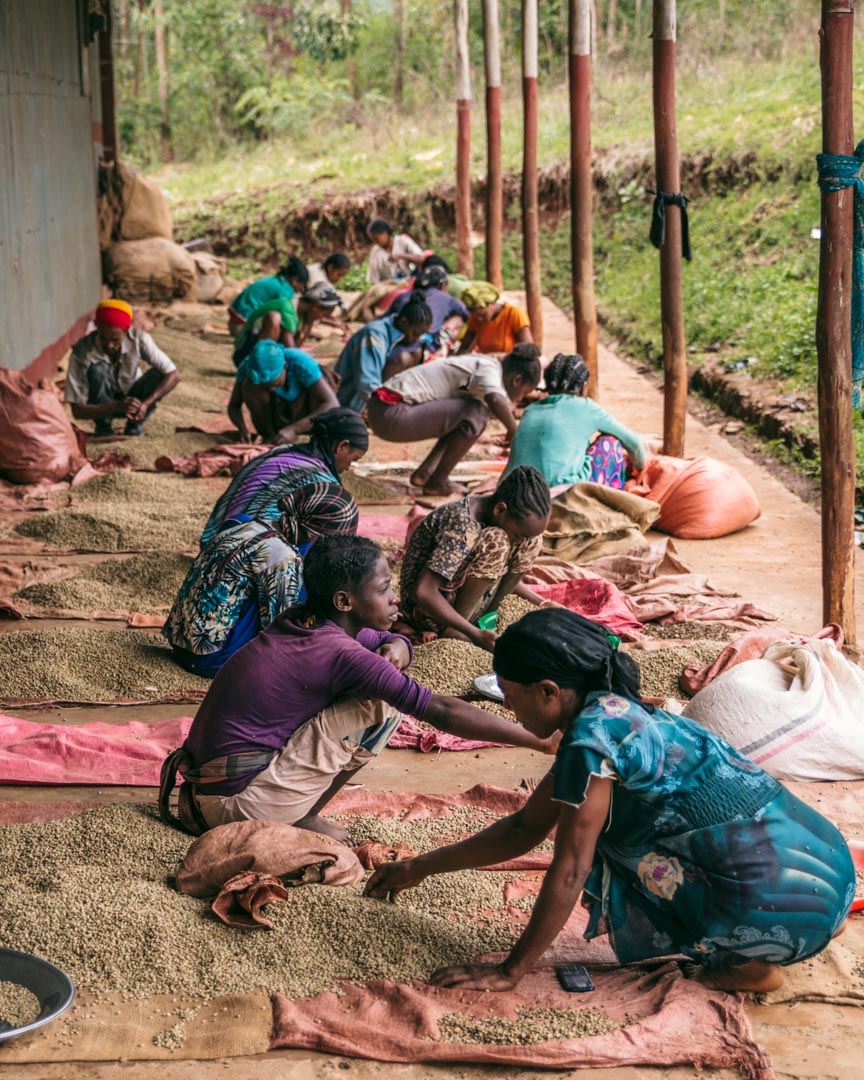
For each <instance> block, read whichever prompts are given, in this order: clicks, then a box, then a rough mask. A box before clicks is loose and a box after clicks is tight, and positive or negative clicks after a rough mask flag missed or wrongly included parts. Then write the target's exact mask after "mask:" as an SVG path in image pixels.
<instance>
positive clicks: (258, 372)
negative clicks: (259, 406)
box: [237, 338, 288, 385]
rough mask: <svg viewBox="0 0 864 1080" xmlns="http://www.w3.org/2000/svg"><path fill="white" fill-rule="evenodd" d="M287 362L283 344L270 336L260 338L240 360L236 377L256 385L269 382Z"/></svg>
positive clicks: (276, 376) (274, 378) (281, 370)
mask: <svg viewBox="0 0 864 1080" xmlns="http://www.w3.org/2000/svg"><path fill="white" fill-rule="evenodd" d="M287 362H288V359H287V357H286V355H285V346H284V345H280V344H279V342H278V341H272V340H271V339H270V338H261V340H260V341H256V342H255V346H254V348H253V349H252V351H251V352H250V353H249V355H248V356H247V357H246V358H245V359H244V360H242V361H241V362H240V366H239V367H238V368H237V378H238V380H241V379H248V380H249V382H251V383H255V384H256V385H259V384H261V383H271V382H274V381H275V380H276V379H278V378H279V376H280V375H281V374H282V372H283V371H284V370H285V365H286V364H287Z"/></svg>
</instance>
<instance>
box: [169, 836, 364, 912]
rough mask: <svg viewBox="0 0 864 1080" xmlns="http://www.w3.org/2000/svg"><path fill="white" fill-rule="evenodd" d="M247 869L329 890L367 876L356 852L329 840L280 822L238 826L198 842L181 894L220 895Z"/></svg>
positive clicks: (183, 870)
mask: <svg viewBox="0 0 864 1080" xmlns="http://www.w3.org/2000/svg"><path fill="white" fill-rule="evenodd" d="M246 870H254V871H256V872H257V873H259V874H272V875H273V877H277V878H285V879H287V880H291V881H295V882H300V883H302V882H306V881H308V882H320V883H321V884H324V885H353V884H354V883H355V882H356V881H360V879H361V878H362V877H363V867H362V866H361V865H360V863H359V862H358V860H357V856H356V855H355V854H354V852H353V851H352V850H351V849H350V848H348V847H345V845H344V844H339V843H337V842H336V841H335V840H331V839H330V838H329V837H328V836H323V835H322V834H321V833H315V832H310V831H309V830H308V829H295V828H294V826H293V825H283V824H281V823H280V822H276V821H235V822H232V823H231V824H230V825H220V826H218V827H217V828H215V829H210V831H209V832H206V833H204V835H203V836H199V837H198V839H197V840H195V841H194V842H193V844H192V845H191V847H190V848H189V850H188V851H187V852H186V857H185V859H184V860H183V864H182V866H181V867H180V869H179V870H178V871H177V879H176V881H177V889H178V891H179V892H181V893H185V894H186V895H188V896H199V897H201V896H215V895H216V894H217V893H218V892H219V891H220V890H221V888H222V886H223V885H224V884H225V882H226V881H230V879H231V878H233V877H236V876H237V875H238V874H242V873H244V872H245V871H246Z"/></svg>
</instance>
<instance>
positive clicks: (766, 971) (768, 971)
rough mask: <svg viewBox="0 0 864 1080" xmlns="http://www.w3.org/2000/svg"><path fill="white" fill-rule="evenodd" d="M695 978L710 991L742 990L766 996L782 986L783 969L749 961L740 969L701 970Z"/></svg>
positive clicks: (774, 965)
mask: <svg viewBox="0 0 864 1080" xmlns="http://www.w3.org/2000/svg"><path fill="white" fill-rule="evenodd" d="M697 978H698V981H699V982H701V983H702V985H703V986H708V987H710V988H711V989H712V990H743V991H747V992H749V993H751V994H768V993H770V992H771V991H772V990H778V989H779V988H780V986H781V985H782V983H783V969H782V968H781V967H780V965H779V964H765V963H763V962H762V961H761V960H751V961H750V963H749V964H743V965H742V966H741V967H730V968H712V969H711V970H708V971H706V970H702V971H701V972H700V973H699V975H698V976H697Z"/></svg>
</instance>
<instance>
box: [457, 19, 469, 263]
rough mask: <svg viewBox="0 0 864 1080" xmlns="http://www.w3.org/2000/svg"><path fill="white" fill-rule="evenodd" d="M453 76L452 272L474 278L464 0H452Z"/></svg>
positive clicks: (466, 28) (466, 27) (466, 37)
mask: <svg viewBox="0 0 864 1080" xmlns="http://www.w3.org/2000/svg"><path fill="white" fill-rule="evenodd" d="M453 15H454V25H455V33H454V35H453V42H454V59H455V64H454V67H455V75H456V269H457V270H458V271H459V273H460V274H465V275H466V276H467V277H469V278H470V277H473V276H474V252H473V250H472V248H471V65H470V61H469V58H468V0H453Z"/></svg>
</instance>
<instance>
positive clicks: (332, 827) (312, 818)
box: [294, 814, 357, 847]
mask: <svg viewBox="0 0 864 1080" xmlns="http://www.w3.org/2000/svg"><path fill="white" fill-rule="evenodd" d="M294 828H295V829H308V830H309V832H317V833H323V835H324V836H329V837H330V838H331V840H338V842H339V843H340V844H345V846H346V847H356V846H357V845H356V844H355V843H354V841H353V840H352V839H351V834H350V833H349V832H348V830H347V829H345V828H343V827H342V826H341V825H337V824H336V822H335V821H330V819H329V818H326V817H321V815H320V814H310V815H309V816H308V817H304V818H301V819H300V820H299V821H295V822H294Z"/></svg>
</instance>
